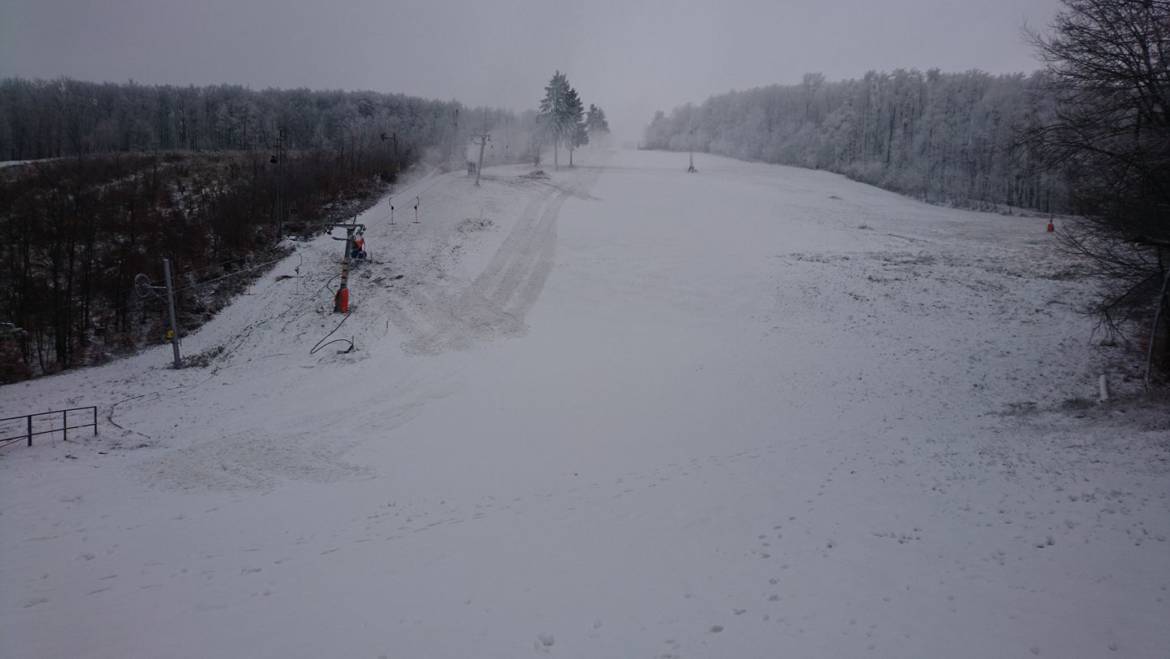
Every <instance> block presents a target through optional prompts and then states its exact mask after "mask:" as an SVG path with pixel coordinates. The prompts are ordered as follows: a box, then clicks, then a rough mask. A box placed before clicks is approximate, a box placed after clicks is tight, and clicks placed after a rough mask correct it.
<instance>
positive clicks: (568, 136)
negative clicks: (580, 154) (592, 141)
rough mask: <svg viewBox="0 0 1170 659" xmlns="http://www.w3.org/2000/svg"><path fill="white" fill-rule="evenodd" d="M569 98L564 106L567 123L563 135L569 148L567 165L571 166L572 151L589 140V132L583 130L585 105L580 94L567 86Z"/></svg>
mask: <svg viewBox="0 0 1170 659" xmlns="http://www.w3.org/2000/svg"><path fill="white" fill-rule="evenodd" d="M568 97H569V100H568V103H567V107H566V110H565V111H566V114H567V116H568V123H567V125H566V133H565V136H564V140H565V147H566V148H567V149H568V150H569V167H572V166H573V151H575V150H576V149H577V147H579V146H584V145H585V144H587V143H588V142H589V134H588V133H587V132H586V131H585V121H584V116H585V106H584V104H583V103H581V96H580V95H578V94H577V90H576V89H573V88H572V87H569V94H568Z"/></svg>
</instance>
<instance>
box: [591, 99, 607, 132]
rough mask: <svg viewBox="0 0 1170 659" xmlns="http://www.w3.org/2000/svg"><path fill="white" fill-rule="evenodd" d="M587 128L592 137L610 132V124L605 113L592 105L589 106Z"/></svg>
mask: <svg viewBox="0 0 1170 659" xmlns="http://www.w3.org/2000/svg"><path fill="white" fill-rule="evenodd" d="M585 128H586V130H588V131H589V134H590V135H599V134H601V133H608V132H609V122H607V121H606V120H605V112H603V111H602V109H601V108H599V107H597V106H596V105H594V104H592V103H590V104H589V113H588V114H587V115H586V117H585Z"/></svg>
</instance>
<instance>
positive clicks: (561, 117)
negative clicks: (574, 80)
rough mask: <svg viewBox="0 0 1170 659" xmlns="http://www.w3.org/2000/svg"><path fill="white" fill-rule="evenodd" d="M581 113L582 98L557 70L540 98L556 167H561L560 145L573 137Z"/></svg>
mask: <svg viewBox="0 0 1170 659" xmlns="http://www.w3.org/2000/svg"><path fill="white" fill-rule="evenodd" d="M574 99H576V101H575V102H576V105H574ZM579 113H580V98H579V97H577V93H576V92H575V91H573V88H572V87H571V86H569V79H568V77H567V76H566V75H565V74H563V73H561V72H560V71H559V70H558V71H556V72H555V73H554V74H553V77H552V79H551V80H549V83H548V85H546V86H545V88H544V98H542V99H541V100H540V118H541V121H542V123H543V124H544V130H545V133H546V134H547V135H548V137H549V139H551V140H552V143H553V165H554V167H558V168H559V167H560V161H559V157H558V147H559V146H560V144H561V142H562V141H564V140H567V139H569V138H571V137H572V135H573V131H574V130H575V128H576V125H577V121H578V119H577V117H578V116H579Z"/></svg>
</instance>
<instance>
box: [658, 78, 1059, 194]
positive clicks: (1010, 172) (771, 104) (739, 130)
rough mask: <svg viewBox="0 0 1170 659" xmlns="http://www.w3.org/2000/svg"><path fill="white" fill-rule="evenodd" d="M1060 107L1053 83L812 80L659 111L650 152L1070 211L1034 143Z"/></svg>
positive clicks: (1021, 80) (909, 191)
mask: <svg viewBox="0 0 1170 659" xmlns="http://www.w3.org/2000/svg"><path fill="white" fill-rule="evenodd" d="M1054 108H1055V101H1054V98H1053V95H1052V93H1051V92H1050V91H1049V90H1048V85H1047V79H1046V77H1045V75H1044V74H1042V73H1036V74H1033V75H1027V76H1026V75H1022V74H1017V75H990V74H987V73H983V72H980V71H968V72H965V73H942V72H940V71H938V70H936V69H932V70H929V71H926V72H922V71H917V70H897V71H894V72H893V73H878V72H870V73H867V74H866V75H865V76H864V77H863V78H860V79H856V80H843V81H837V82H832V81H827V80H825V78H824V76H823V75H821V74H816V73H812V74H806V75H805V76H804V78H803V80H802V82H801V83H799V84H795V85H771V86H768V87H760V88H756V89H750V90H747V91H733V92H729V93H727V94H722V95H718V96H713V97H711V98H709V99H707V100H706V101H705V102H704V103H702V104H701V105H697V106H696V105H692V104H687V105H684V106H682V107H679V108H675V109H674V111H673V112H671V113H670V114H669V115H666V114H665V113H663V112H658V113H657V114H656V115H655V116H654V118H653V120H652V121H651V122H650V125H649V126H648V127H647V129H646V133H645V139H644V146H645V147H646V148H651V149H671V150H678V151H686V150H688V149H692V148H693V149H694V150H696V151H701V152H710V153H716V154H720V155H726V156H731V157H733V158H739V159H743V160H759V161H764V162H770V163H778V164H785V165H797V166H801V167H810V168H818V169H827V170H829V171H833V172H838V173H841V174H845V175H846V176H849V177H850V178H853V179H856V180H859V181H863V182H866V183H871V184H874V185H878V186H881V187H884V188H887V189H890V190H894V191H897V192H901V193H903V194H908V195H913V196H915V197H918V198H920V199H924V200H927V201H930V202H935V203H952V204H958V205H964V206H972V207H982V208H1002V207H1024V208H1031V209H1037V210H1041V211H1046V212H1049V211H1060V210H1064V209H1065V208H1066V207H1067V201H1066V199H1067V190H1066V188H1065V185H1064V183H1063V181H1064V179H1063V177H1062V176H1060V174H1059V172H1053V171H1052V170H1051V169H1050V168H1047V167H1045V165H1044V162H1043V154H1041V153H1040V152H1039V150H1038V148H1037V146H1036V145H1035V144H1034V143H1028V142H1027V140H1025V139H1023V138H1024V137H1025V136H1026V135H1027V134H1029V131H1035V130H1037V129H1038V128H1039V127H1041V126H1043V125H1045V124H1046V123H1047V122H1048V121H1049V120H1050V119H1051V115H1052V113H1053V112H1054Z"/></svg>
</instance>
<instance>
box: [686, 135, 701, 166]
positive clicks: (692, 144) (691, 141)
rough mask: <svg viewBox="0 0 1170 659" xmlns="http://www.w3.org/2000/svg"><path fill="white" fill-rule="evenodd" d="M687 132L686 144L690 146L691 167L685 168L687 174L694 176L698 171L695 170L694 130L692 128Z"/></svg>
mask: <svg viewBox="0 0 1170 659" xmlns="http://www.w3.org/2000/svg"><path fill="white" fill-rule="evenodd" d="M689 132H690V138H689V139H688V140H687V144H689V145H690V150H691V166H690V167H687V173H688V174H694V173H695V172H697V171H699V170H697V169H695V129H694V128H692V129H691V130H690V131H689Z"/></svg>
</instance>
